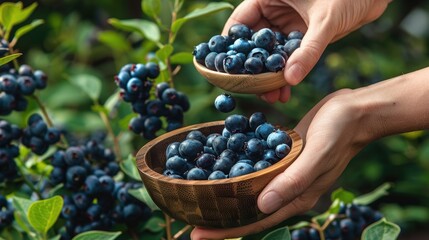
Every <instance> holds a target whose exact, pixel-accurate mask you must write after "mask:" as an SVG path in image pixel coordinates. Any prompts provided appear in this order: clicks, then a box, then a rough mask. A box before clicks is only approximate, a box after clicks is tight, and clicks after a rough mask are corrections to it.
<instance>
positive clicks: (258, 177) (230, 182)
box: [136, 121, 303, 228]
mask: <svg viewBox="0 0 429 240" xmlns="http://www.w3.org/2000/svg"><path fill="white" fill-rule="evenodd" d="M223 128H224V121H215V122H208V123H203V124H196V125H192V126H188V127H184V128H181V129H177V130H174V131H171V132H168V133H165V134H163V135H161V136H160V137H158V138H156V139H154V140H152V141H150V142H148V143H147V144H146V145H144V146H143V147H142V148H141V149H140V150H139V152H138V153H137V155H136V159H137V168H138V170H139V173H140V176H141V179H142V181H143V183H144V185H145V187H146V188H147V190H148V192H149V195H150V196H151V198H152V199H153V201H154V202H155V203H156V204H157V205H158V207H159V208H160V209H161V210H162V211H164V212H165V213H167V214H168V215H169V216H171V217H172V218H175V219H178V220H181V221H184V222H186V223H188V224H190V225H193V226H204V227H215V228H229V227H237V226H242V225H247V224H250V223H252V222H255V221H258V220H261V219H263V218H265V217H266V215H265V214H263V213H261V212H260V211H259V210H258V208H257V203H256V202H257V198H258V195H259V193H261V191H262V190H263V188H264V187H265V186H266V185H267V184H268V182H270V181H271V179H273V178H274V177H275V176H276V175H278V174H279V173H281V172H283V171H284V170H285V169H286V168H287V167H288V166H290V164H292V162H293V161H294V160H295V159H296V158H297V157H298V155H299V154H300V153H301V150H302V148H303V141H302V139H301V138H300V136H299V135H298V134H297V133H296V132H294V131H293V130H287V129H284V128H281V127H280V128H281V129H282V130H285V131H286V132H287V133H288V134H289V135H290V137H291V138H292V149H291V151H290V153H289V154H288V155H287V156H286V157H285V158H283V159H282V160H280V161H279V162H277V163H275V164H273V165H272V166H270V167H268V168H266V169H263V170H261V171H257V172H254V173H251V174H247V175H243V176H239V177H234V178H228V179H220V180H184V179H173V178H169V177H167V176H164V175H162V171H163V169H164V166H165V161H166V158H165V150H166V148H167V146H168V145H169V144H170V143H172V142H175V141H179V142H181V141H183V140H184V139H185V137H186V135H187V134H188V133H189V132H190V131H192V130H200V131H201V132H202V133H204V134H205V135H206V136H207V135H208V134H210V133H214V132H217V133H221V131H222V129H223Z"/></svg>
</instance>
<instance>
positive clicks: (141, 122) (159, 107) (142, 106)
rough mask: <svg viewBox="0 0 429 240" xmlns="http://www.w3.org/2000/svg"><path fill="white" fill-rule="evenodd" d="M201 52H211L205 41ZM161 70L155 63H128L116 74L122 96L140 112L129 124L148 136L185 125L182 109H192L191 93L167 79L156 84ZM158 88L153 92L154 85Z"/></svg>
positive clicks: (152, 136) (138, 132)
mask: <svg viewBox="0 0 429 240" xmlns="http://www.w3.org/2000/svg"><path fill="white" fill-rule="evenodd" d="M198 49H199V50H198V53H196V54H197V55H198V56H200V55H201V56H204V58H205V57H206V55H207V54H208V53H209V52H210V50H209V49H208V46H206V44H203V45H201V46H200V47H198ZM159 74H160V70H159V66H158V65H157V64H156V63H153V62H148V63H146V64H142V63H138V64H126V65H125V66H123V67H122V68H121V70H120V71H119V73H118V74H117V75H116V76H115V82H116V84H117V85H118V87H119V88H120V96H121V97H122V99H123V100H124V101H125V102H129V103H131V105H132V110H133V111H134V112H135V113H136V114H138V115H137V116H135V117H133V118H132V119H131V120H130V122H129V124H128V128H129V129H130V130H131V131H132V132H134V133H136V134H140V135H142V136H143V137H144V138H146V139H153V138H155V137H156V133H157V132H158V131H159V130H160V129H163V128H164V129H165V130H166V131H171V130H174V129H177V128H180V127H182V125H183V113H184V112H186V111H188V110H189V106H190V104H189V99H188V97H187V96H186V95H185V94H184V93H182V92H180V91H177V90H176V89H175V88H172V87H170V85H169V84H168V83H167V82H161V83H158V84H156V85H155V86H154V79H155V78H157V77H158V76H159ZM153 88H155V91H154V93H155V94H153V91H152V89H153ZM161 118H165V119H166V122H167V126H163V121H162V120H161Z"/></svg>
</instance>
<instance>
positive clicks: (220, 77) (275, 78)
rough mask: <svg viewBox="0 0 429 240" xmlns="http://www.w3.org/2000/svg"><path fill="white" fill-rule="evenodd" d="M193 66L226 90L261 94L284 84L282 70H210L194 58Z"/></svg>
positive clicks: (208, 79)
mask: <svg viewBox="0 0 429 240" xmlns="http://www.w3.org/2000/svg"><path fill="white" fill-rule="evenodd" d="M194 66H195V68H196V69H197V71H198V72H199V73H200V74H201V75H202V76H203V77H204V78H206V79H207V81H208V82H210V83H211V84H213V85H215V86H217V87H219V88H221V89H223V90H226V91H228V92H234V93H251V94H261V93H265V92H268V91H272V90H275V89H278V88H281V87H283V86H285V85H286V81H285V80H284V76H283V71H280V72H266V73H260V74H228V73H223V72H218V71H212V70H210V69H208V68H206V67H205V66H203V65H201V64H200V63H198V62H197V61H196V60H195V58H194Z"/></svg>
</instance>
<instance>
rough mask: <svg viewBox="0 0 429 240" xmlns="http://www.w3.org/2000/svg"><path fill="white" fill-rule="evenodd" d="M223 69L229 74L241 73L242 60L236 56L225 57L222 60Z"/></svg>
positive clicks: (242, 67)
mask: <svg viewBox="0 0 429 240" xmlns="http://www.w3.org/2000/svg"><path fill="white" fill-rule="evenodd" d="M223 69H224V70H225V72H227V73H229V74H236V73H241V72H242V71H243V70H244V62H243V59H242V58H241V57H240V56H239V55H238V54H236V55H231V56H227V57H226V58H225V59H224V60H223Z"/></svg>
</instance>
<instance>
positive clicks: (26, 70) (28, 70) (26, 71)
mask: <svg viewBox="0 0 429 240" xmlns="http://www.w3.org/2000/svg"><path fill="white" fill-rule="evenodd" d="M18 74H19V75H21V76H29V77H32V76H33V68H32V67H31V66H30V65H28V64H22V65H21V66H19V69H18Z"/></svg>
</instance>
